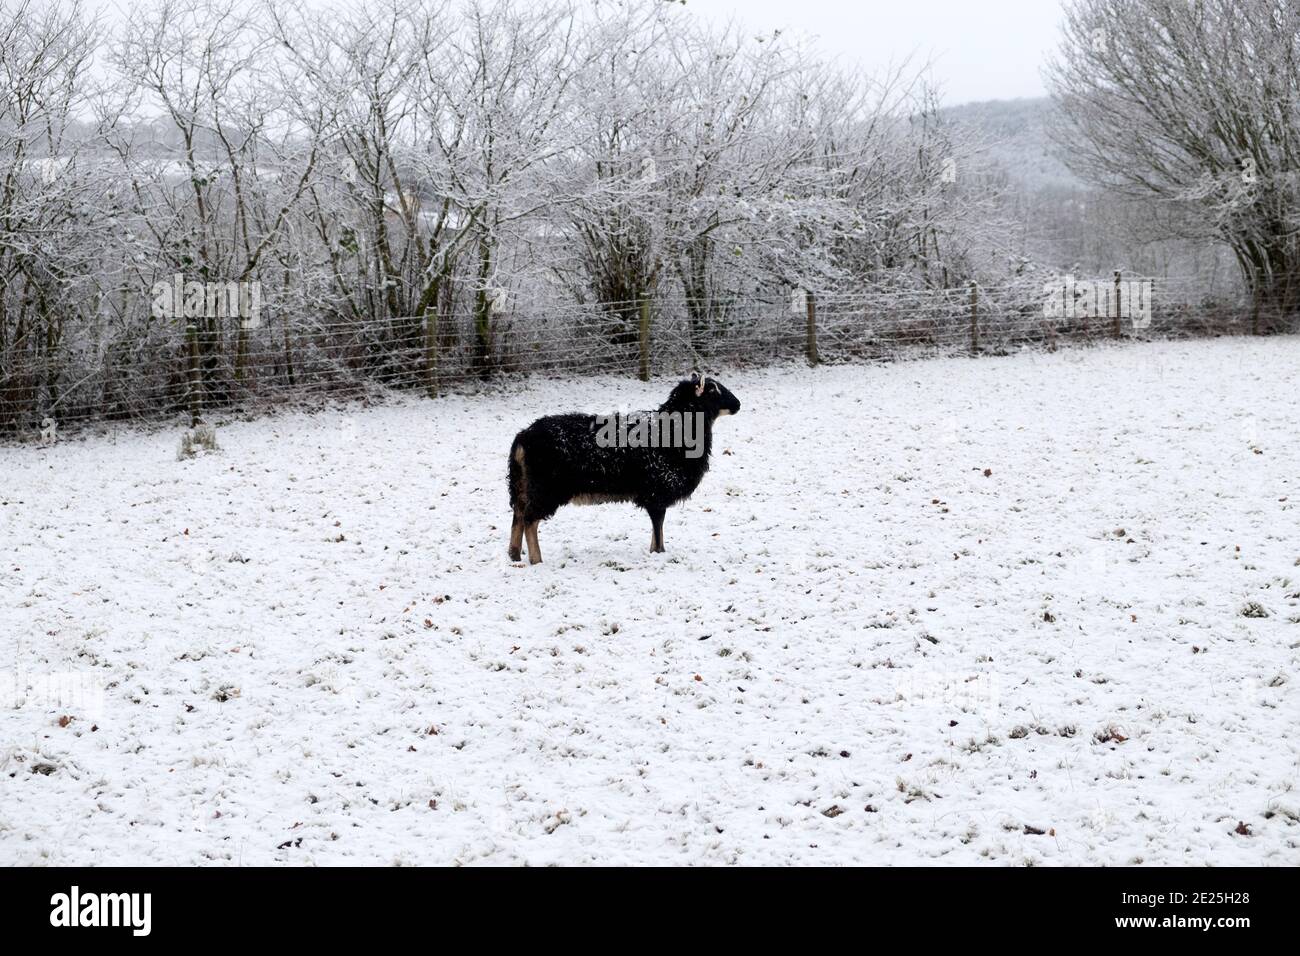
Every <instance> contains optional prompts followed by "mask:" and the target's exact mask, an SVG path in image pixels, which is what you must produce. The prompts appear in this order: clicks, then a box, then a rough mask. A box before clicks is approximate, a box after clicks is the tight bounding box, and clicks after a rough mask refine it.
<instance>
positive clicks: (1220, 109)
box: [1048, 0, 1300, 327]
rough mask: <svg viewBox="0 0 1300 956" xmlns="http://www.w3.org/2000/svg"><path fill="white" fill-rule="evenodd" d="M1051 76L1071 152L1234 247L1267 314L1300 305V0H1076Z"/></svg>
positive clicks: (1075, 161)
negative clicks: (1299, 3) (1297, 1)
mask: <svg viewBox="0 0 1300 956" xmlns="http://www.w3.org/2000/svg"><path fill="white" fill-rule="evenodd" d="M1048 79H1049V82H1050V84H1051V88H1052V91H1053V93H1054V95H1055V97H1056V98H1057V99H1058V101H1059V103H1060V106H1061V115H1062V122H1061V123H1060V124H1058V126H1057V127H1056V129H1055V132H1054V137H1055V139H1056V141H1057V144H1058V146H1059V148H1060V150H1061V156H1062V158H1063V159H1064V160H1065V162H1066V163H1067V164H1068V165H1069V166H1070V167H1071V168H1072V169H1073V170H1074V171H1076V172H1077V173H1078V174H1080V175H1081V176H1083V177H1084V178H1086V179H1087V180H1089V181H1091V182H1092V183H1094V184H1096V185H1097V186H1099V187H1100V188H1101V189H1103V190H1104V191H1105V194H1106V195H1107V196H1108V197H1110V198H1113V199H1115V200H1117V201H1131V200H1140V201H1147V202H1153V203H1156V204H1158V205H1159V206H1160V207H1161V208H1160V212H1161V213H1162V214H1163V215H1164V216H1166V217H1171V218H1172V217H1173V215H1174V214H1176V213H1180V214H1181V215H1179V216H1178V220H1177V225H1176V226H1174V227H1171V228H1172V229H1176V230H1177V231H1181V232H1183V233H1184V234H1186V235H1196V234H1198V233H1199V234H1201V235H1205V236H1210V237H1213V238H1216V239H1218V240H1221V241H1222V242H1224V243H1226V244H1227V245H1228V246H1229V247H1231V249H1232V251H1233V253H1234V255H1235V256H1236V259H1237V261H1238V263H1239V264H1240V267H1241V270H1242V274H1243V277H1244V278H1245V281H1246V283H1247V285H1248V286H1249V288H1250V289H1251V290H1252V291H1253V293H1254V296H1255V302H1256V306H1257V310H1258V314H1259V316H1260V318H1261V321H1262V322H1263V323H1265V324H1266V325H1269V326H1273V327H1281V326H1284V325H1286V324H1289V323H1291V322H1292V321H1293V320H1294V316H1295V313H1296V311H1297V308H1298V307H1300V232H1298V231H1297V227H1300V177H1298V176H1297V173H1296V170H1297V169H1300V8H1297V7H1296V5H1295V4H1293V3H1290V2H1288V0H1127V2H1123V3H1117V2H1114V0H1073V2H1072V3H1071V4H1070V6H1069V7H1068V8H1067V11H1066V21H1065V36H1064V41H1063V43H1062V45H1061V48H1060V52H1059V54H1058V56H1057V58H1056V60H1055V61H1054V63H1053V64H1052V65H1051V66H1050V68H1049V71H1048Z"/></svg>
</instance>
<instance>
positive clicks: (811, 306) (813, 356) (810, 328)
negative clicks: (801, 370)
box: [804, 289, 822, 365]
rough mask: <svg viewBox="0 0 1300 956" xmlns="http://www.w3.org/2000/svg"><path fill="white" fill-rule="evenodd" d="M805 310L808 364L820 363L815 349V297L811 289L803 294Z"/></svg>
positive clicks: (818, 354)
mask: <svg viewBox="0 0 1300 956" xmlns="http://www.w3.org/2000/svg"><path fill="white" fill-rule="evenodd" d="M804 299H805V311H806V312H807V318H806V321H807V330H806V331H807V336H808V342H807V353H808V364H809V365H818V364H820V363H821V360H822V359H821V355H820V353H818V351H817V297H816V296H815V295H813V293H812V290H811V289H810V290H808V292H806V293H805V294H804Z"/></svg>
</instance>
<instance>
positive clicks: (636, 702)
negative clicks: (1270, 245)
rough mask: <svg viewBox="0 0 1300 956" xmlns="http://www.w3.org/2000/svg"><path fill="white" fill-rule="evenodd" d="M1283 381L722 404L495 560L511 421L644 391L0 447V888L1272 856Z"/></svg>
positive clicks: (1204, 380)
mask: <svg viewBox="0 0 1300 956" xmlns="http://www.w3.org/2000/svg"><path fill="white" fill-rule="evenodd" d="M1297 367H1300V340H1297V339H1294V338H1270V339H1264V340H1246V339H1231V340H1230V339H1222V340H1216V341H1196V342H1182V343H1148V344H1134V345H1130V346H1125V347H1099V348H1090V349H1078V350H1071V351H1064V352H1060V353H1056V354H1044V353H1024V354H1018V355H1013V356H1008V357H1000V358H983V359H979V360H971V359H966V358H952V359H935V360H931V361H922V362H913V363H905V364H897V365H890V366H855V367H847V366H841V367H832V368H820V369H816V370H808V369H804V368H780V369H772V370H765V371H750V372H743V373H732V374H729V375H723V376H721V377H722V379H723V381H724V382H725V384H726V385H727V386H728V387H729V388H731V390H732V391H733V392H734V393H735V394H736V396H737V397H738V398H739V399H740V401H741V403H742V405H743V407H742V410H741V412H740V414H739V415H737V416H736V417H734V418H726V419H723V420H721V421H720V422H719V424H718V430H717V439H716V442H715V454H714V459H713V465H712V469H711V471H710V473H709V474H708V475H707V476H706V477H705V479H704V482H703V484H702V486H701V488H700V490H699V491H698V492H697V493H696V496H695V497H694V498H693V499H692V500H691V501H690V502H688V503H687V504H686V505H684V506H682V507H680V508H675V509H673V510H671V511H670V512H669V515H668V521H667V524H666V530H665V538H666V544H667V547H668V553H667V554H663V555H657V554H650V553H649V551H648V546H649V539H650V525H649V521H648V519H647V518H646V517H645V516H644V515H643V514H641V513H640V512H637V511H635V510H634V509H633V508H631V507H630V506H623V505H606V506H602V507H598V508H566V509H562V510H561V512H560V513H559V514H558V515H557V516H556V518H555V519H554V520H552V521H550V522H547V523H545V524H543V525H542V528H541V535H540V538H541V543H542V551H543V554H544V555H545V556H546V563H544V564H542V565H540V566H537V567H528V566H526V565H517V566H516V565H511V564H510V563H509V562H508V560H507V558H506V544H507V538H508V533H509V524H510V515H509V512H508V507H507V492H506V456H507V451H508V449H509V445H510V440H511V438H512V436H513V435H514V433H515V432H516V431H517V430H518V429H519V428H521V427H522V426H524V425H526V424H527V423H528V422H530V421H531V420H532V419H533V418H535V417H537V416H539V415H541V414H546V413H551V412H558V411H566V410H583V409H590V410H599V409H605V408H609V407H611V406H613V405H627V406H630V407H653V406H655V405H657V404H658V403H659V402H660V401H661V400H662V397H663V396H664V395H665V394H667V391H668V388H669V385H670V383H669V382H667V381H659V382H655V383H652V384H649V385H646V384H641V383H636V382H632V381H627V380H621V379H612V378H611V379H576V380H573V381H564V382H548V381H536V382H532V383H530V384H527V385H525V386H522V387H520V388H519V389H517V390H515V391H513V392H510V393H509V394H504V393H503V394H497V395H486V394H485V395H474V396H451V397H445V398H443V399H439V400H437V401H427V400H418V399H411V400H406V401H401V402H397V403H394V404H391V405H385V406H380V407H372V408H352V409H342V410H328V411H323V412H320V413H318V414H307V413H285V414H281V415H278V416H275V417H270V418H263V419H260V420H254V421H242V420H241V421H232V422H227V423H224V424H222V425H221V427H220V428H219V429H218V438H219V441H220V443H221V446H222V450H221V451H220V452H216V453H207V454H203V455H201V456H200V457H197V458H195V459H192V460H187V461H177V459H176V448H177V443H178V439H179V432H178V431H176V430H172V431H154V432H151V433H150V432H143V431H131V430H121V431H118V432H116V433H115V434H114V435H111V436H99V437H91V438H87V439H84V440H80V441H71V442H66V441H65V442H61V443H59V444H57V445H55V446H53V447H48V448H36V447H31V448H12V447H10V448H3V449H0V477H2V479H3V480H2V481H0V501H2V502H3V504H2V505H0V539H2V540H3V541H4V542H6V545H7V547H6V549H5V554H4V556H3V560H4V565H3V566H0V575H2V580H3V605H2V606H0V674H3V675H6V677H7V681H8V684H7V686H8V691H7V695H8V696H7V699H2V700H0V703H3V704H4V705H5V706H4V709H3V710H2V711H0V863H4V864H14V863H17V864H33V863H49V864H95V863H104V864H110V863H111V864H191V863H200V864H201V863H217V864H244V865H249V864H259V865H260V864H276V863H285V864H347V863H365V864H387V863H408V864H416V863H423V864H444V863H467V864H472V863H494V864H505V863H511V864H513V863H529V864H553V863H564V864H581V863H618V864H624V863H665V864H673V863H694V864H730V863H738V864H772V863H800V864H830V863H866V864H896V863H927V864H929V863H938V864H973V863H993V864H1009V865H1022V864H1132V863H1139V862H1140V863H1148V864H1190V865H1199V864H1246V865H1251V864H1275V865H1282V864H1290V865H1294V864H1296V863H1300V793H1298V792H1297V788H1296V784H1297V779H1298V777H1297V764H1298V759H1297V743H1296V736H1295V734H1294V730H1295V727H1296V718H1297V716H1298V710H1297V692H1296V678H1297V656H1298V654H1300V651H1298V648H1300V623H1297V622H1298V621H1300V567H1298V566H1297V565H1298V564H1300V533H1298V532H1300V524H1298V523H1297V516H1298V512H1297V504H1298V503H1300V487H1298V486H1297V485H1298V482H1300V478H1298V476H1300V469H1297V458H1296V455H1295V451H1294V444H1293V443H1294V438H1295V435H1296V434H1297V433H1300V389H1297V387H1296V373H1295V370H1296V369H1297ZM1252 604H1254V605H1257V606H1258V610H1252V611H1251V614H1261V613H1262V614H1265V615H1267V616H1263V617H1259V616H1248V615H1246V614H1243V610H1245V609H1247V608H1249V607H1250V606H1251V605H1252ZM5 679H6V678H0V696H2V695H4V694H5V693H6V690H5V687H6V685H5V684H4V683H3V682H2V681H4V680H5ZM61 682H62V683H61ZM69 682H71V684H70V683H69ZM60 694H61V695H62V698H61V699H57V698H60ZM62 718H71V719H70V720H67V719H62ZM1243 824H1244V826H1243ZM1238 830H1241V831H1242V832H1238ZM1039 831H1041V832H1039Z"/></svg>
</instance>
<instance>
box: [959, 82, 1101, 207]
mask: <svg viewBox="0 0 1300 956" xmlns="http://www.w3.org/2000/svg"><path fill="white" fill-rule="evenodd" d="M1054 109H1055V107H1054V106H1053V104H1052V101H1051V100H1050V99H1048V98H1047V97H1045V96H1044V97H1039V98H1037V99H1019V100H987V101H985V102H982V103H964V104H962V105H960V106H949V107H946V108H944V109H943V110H941V111H940V115H941V116H943V117H945V118H946V119H949V120H951V121H953V122H954V123H957V124H958V125H964V126H968V127H970V128H972V129H973V130H975V131H976V132H977V133H978V134H979V135H980V138H981V139H982V140H984V141H985V142H987V143H988V144H989V153H988V155H989V158H990V160H991V161H992V163H993V164H994V165H996V166H999V167H1001V168H1002V169H1003V170H1004V171H1005V172H1006V175H1007V178H1008V180H1009V181H1010V183H1011V184H1012V185H1013V186H1014V187H1017V188H1018V189H1019V190H1020V191H1023V192H1033V191H1035V190H1037V189H1039V188H1042V187H1063V188H1066V189H1075V188H1082V186H1083V184H1082V183H1081V182H1080V181H1079V179H1078V178H1077V177H1076V176H1075V175H1074V174H1073V173H1071V172H1070V171H1069V170H1068V169H1067V168H1066V167H1065V164H1064V163H1062V162H1061V161H1060V160H1059V159H1058V158H1057V157H1056V155H1055V154H1054V152H1053V145H1052V143H1051V141H1050V140H1049V139H1048V138H1047V125H1046V124H1047V120H1048V118H1049V117H1050V116H1051V113H1052V111H1053V110H1054Z"/></svg>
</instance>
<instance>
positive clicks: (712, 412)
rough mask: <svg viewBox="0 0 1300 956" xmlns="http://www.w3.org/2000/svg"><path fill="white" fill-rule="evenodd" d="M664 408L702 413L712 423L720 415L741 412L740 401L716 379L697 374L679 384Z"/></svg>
mask: <svg viewBox="0 0 1300 956" xmlns="http://www.w3.org/2000/svg"><path fill="white" fill-rule="evenodd" d="M664 407H665V408H676V409H682V410H685V409H690V410H693V411H702V412H704V413H705V414H706V415H708V416H709V419H710V421H711V420H713V419H715V418H717V417H718V416H719V415H734V414H736V412H738V411H740V400H739V399H737V398H736V396H735V395H732V394H731V392H729V391H728V390H727V387H726V386H725V385H723V384H722V383H721V382H719V381H718V380H717V379H716V378H709V377H708V376H707V375H701V374H700V373H698V372H695V373H693V374H692V375H691V377H690V378H687V379H682V381H680V382H678V383H677V387H676V388H674V389H673V393H672V395H670V396H669V397H668V401H667V402H666V403H665V405H664Z"/></svg>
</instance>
